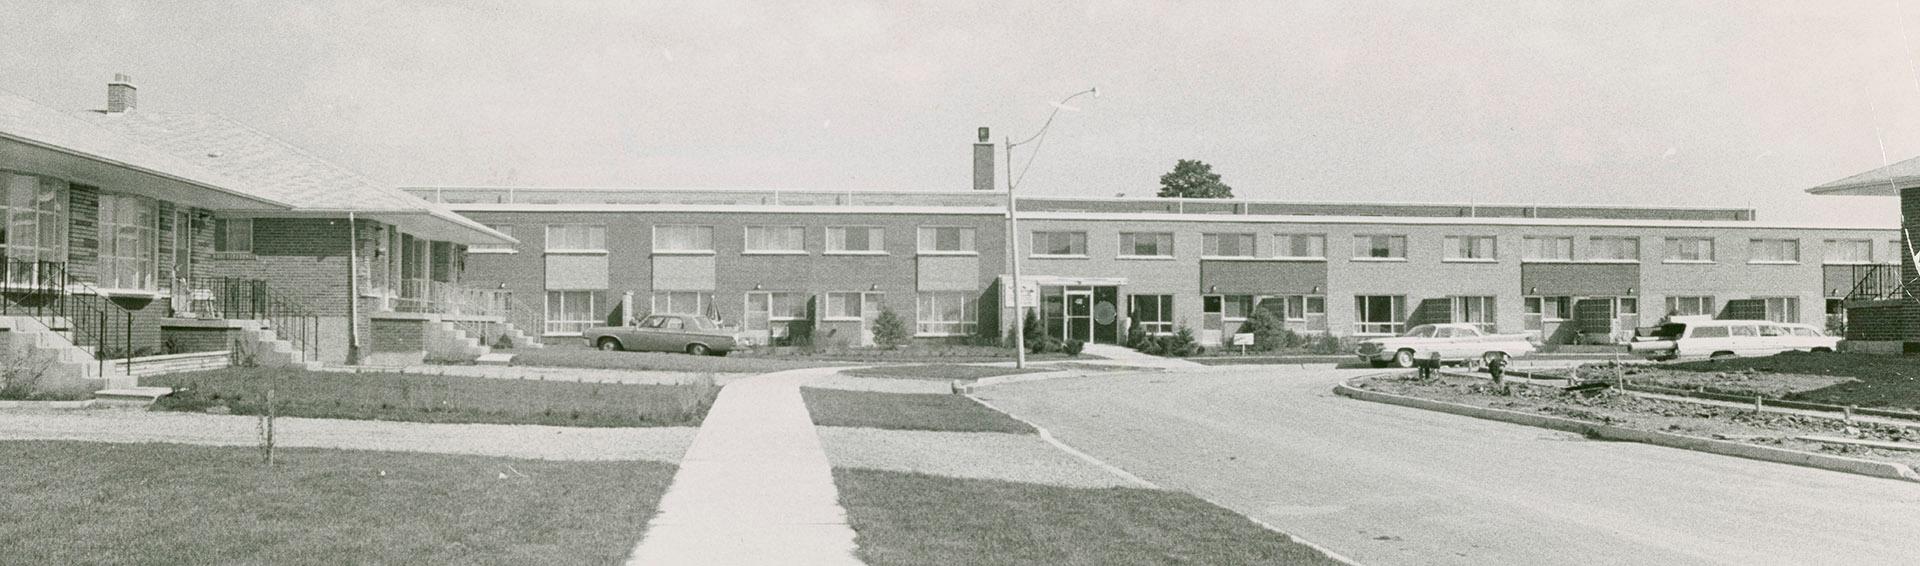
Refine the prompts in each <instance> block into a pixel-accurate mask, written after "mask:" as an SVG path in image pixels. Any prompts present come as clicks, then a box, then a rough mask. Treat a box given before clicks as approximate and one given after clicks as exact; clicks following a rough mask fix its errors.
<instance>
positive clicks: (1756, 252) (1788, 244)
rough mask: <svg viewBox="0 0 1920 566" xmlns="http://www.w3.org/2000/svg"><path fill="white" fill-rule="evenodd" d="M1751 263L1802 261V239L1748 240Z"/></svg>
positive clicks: (1748, 257) (1748, 253) (1748, 259)
mask: <svg viewBox="0 0 1920 566" xmlns="http://www.w3.org/2000/svg"><path fill="white" fill-rule="evenodd" d="M1747 261H1748V262H1749V263H1800V240H1788V239H1759V238H1755V239H1754V240H1752V241H1750V242H1748V244H1747Z"/></svg>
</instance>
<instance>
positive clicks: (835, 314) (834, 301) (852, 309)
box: [824, 291, 879, 320]
mask: <svg viewBox="0 0 1920 566" xmlns="http://www.w3.org/2000/svg"><path fill="white" fill-rule="evenodd" d="M870 294H871V295H878V294H879V293H862V292H859V291H836V292H832V293H827V314H826V316H825V317H824V318H825V320H861V319H862V317H863V316H865V315H867V314H878V313H868V312H866V309H865V306H866V305H865V304H864V302H865V301H864V300H863V298H862V297H863V296H865V295H870ZM874 301H875V302H876V303H877V302H878V299H877V298H876V299H874Z"/></svg>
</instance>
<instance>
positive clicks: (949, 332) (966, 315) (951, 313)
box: [914, 292, 980, 336]
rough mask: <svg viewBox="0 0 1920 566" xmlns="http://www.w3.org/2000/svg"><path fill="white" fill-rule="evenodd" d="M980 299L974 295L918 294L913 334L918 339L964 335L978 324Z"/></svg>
mask: <svg viewBox="0 0 1920 566" xmlns="http://www.w3.org/2000/svg"><path fill="white" fill-rule="evenodd" d="M979 311H980V308H979V299H978V298H977V297H975V296H974V294H973V293H968V292H958V293H921V294H920V301H919V305H918V307H917V308H916V309H915V315H914V320H915V321H916V325H915V326H916V328H915V329H914V332H915V333H916V334H918V335H920V336H964V335H968V334H973V333H974V332H975V331H976V330H978V328H979V324H980V312H979Z"/></svg>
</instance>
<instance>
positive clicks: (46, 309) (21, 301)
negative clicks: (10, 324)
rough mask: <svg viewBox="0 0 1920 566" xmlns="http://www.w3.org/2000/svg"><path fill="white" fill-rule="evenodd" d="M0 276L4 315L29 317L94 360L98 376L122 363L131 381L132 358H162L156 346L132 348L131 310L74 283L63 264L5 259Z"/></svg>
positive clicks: (0, 307)
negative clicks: (113, 363) (109, 363)
mask: <svg viewBox="0 0 1920 566" xmlns="http://www.w3.org/2000/svg"><path fill="white" fill-rule="evenodd" d="M0 272H3V273H4V274H5V275H4V277H0V315H5V316H26V317H31V318H33V319H34V320H35V321H36V322H39V323H40V324H41V325H44V326H46V327H47V328H48V329H49V330H52V331H53V333H54V334H55V335H57V336H60V337H61V338H63V339H65V340H66V341H67V342H68V343H71V344H73V345H74V346H75V347H78V348H80V350H81V351H84V352H87V353H88V354H89V355H91V356H92V357H93V359H94V363H95V375H98V376H101V377H105V376H106V374H107V361H108V360H122V359H123V360H126V361H125V362H123V363H121V364H120V366H121V368H122V369H124V370H125V371H126V373H127V375H133V366H134V358H136V357H138V356H141V355H151V354H156V353H159V351H158V348H156V347H153V346H147V347H136V346H134V339H133V319H134V312H133V311H132V310H130V309H127V308H126V307H122V306H120V305H119V304H116V303H114V302H113V299H112V298H111V297H108V296H107V295H105V294H103V293H101V292H100V290H99V289H96V288H94V287H93V286H92V285H89V284H87V283H86V282H85V281H82V280H79V279H75V278H74V277H73V276H72V274H70V273H68V272H67V268H66V265H65V264H62V263H59V262H51V261H30V260H22V259H16V258H11V257H5V258H0ZM148 350H151V351H148ZM9 363H14V362H9Z"/></svg>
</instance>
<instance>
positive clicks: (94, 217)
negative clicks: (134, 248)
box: [67, 185, 100, 283]
mask: <svg viewBox="0 0 1920 566" xmlns="http://www.w3.org/2000/svg"><path fill="white" fill-rule="evenodd" d="M67 206H68V208H67V215H68V225H67V273H68V274H69V275H72V276H73V277H74V278H75V279H79V280H81V281H85V282H88V283H92V282H96V281H99V279H98V275H97V274H98V273H99V272H98V269H99V265H100V189H97V188H94V187H89V186H86V185H72V186H71V187H70V188H69V189H68V191H67Z"/></svg>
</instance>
